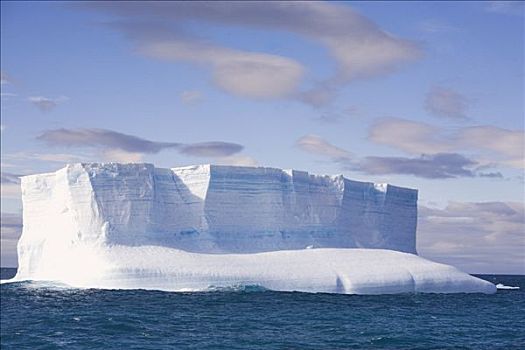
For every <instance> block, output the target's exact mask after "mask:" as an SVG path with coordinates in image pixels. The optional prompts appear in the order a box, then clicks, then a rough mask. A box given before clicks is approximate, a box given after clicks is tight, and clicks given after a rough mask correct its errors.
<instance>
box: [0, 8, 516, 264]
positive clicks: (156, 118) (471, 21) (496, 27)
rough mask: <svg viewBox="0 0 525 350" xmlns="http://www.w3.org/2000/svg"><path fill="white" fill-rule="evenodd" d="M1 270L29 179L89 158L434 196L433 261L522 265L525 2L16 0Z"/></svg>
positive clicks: (428, 240)
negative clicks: (267, 173)
mask: <svg viewBox="0 0 525 350" xmlns="http://www.w3.org/2000/svg"><path fill="white" fill-rule="evenodd" d="M1 6H2V13H1V16H2V17H1V20H2V21H1V69H2V85H1V90H2V97H1V102H2V104H1V117H2V121H1V124H2V134H1V138H2V150H1V152H2V153H1V156H2V243H3V244H2V266H5V265H13V262H14V261H15V256H14V253H13V247H14V246H15V245H16V239H17V237H18V235H19V232H20V218H19V217H20V212H21V201H20V193H19V190H18V189H17V188H18V184H17V178H16V176H17V175H24V174H29V173H35V172H43V171H53V170H56V169H58V168H60V167H62V166H63V164H64V163H67V162H75V161H121V162H129V161H141V162H152V163H154V164H156V165H157V166H164V167H172V166H178V165H187V164H194V163H221V164H237V165H259V166H272V167H280V168H295V169H301V170H307V171H310V172H312V173H328V174H338V173H343V174H344V175H345V176H347V177H349V178H352V179H357V180H365V181H373V182H390V183H393V184H396V185H401V186H407V187H413V188H418V189H419V190H420V218H419V230H418V249H419V252H420V254H421V255H423V256H425V257H429V258H431V259H434V260H437V261H443V262H448V263H453V264H455V265H457V266H458V267H460V268H462V269H464V270H467V271H469V272H499V273H525V242H524V241H525V233H524V229H525V223H524V216H525V214H524V204H523V202H524V176H523V168H524V155H523V152H524V134H523V129H524V125H523V124H524V102H523V100H524V99H523V96H524V72H523V70H524V54H523V53H524V13H523V12H524V8H523V3H520V2H457V3H452V2H307V3H300V2H288V3H280V2H266V3H263V2H261V3H257V2H244V3H241V2H234V3H227V2H211V3H207V2H192V3H175V2H165V3H145V2H132V3H125V2H115V3H112V2H93V3H68V2H2V3H1Z"/></svg>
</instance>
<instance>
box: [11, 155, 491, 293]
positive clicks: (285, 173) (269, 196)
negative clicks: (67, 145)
mask: <svg viewBox="0 0 525 350" xmlns="http://www.w3.org/2000/svg"><path fill="white" fill-rule="evenodd" d="M21 186H22V202H23V223H24V225H23V232H22V236H21V238H20V241H19V243H18V259H19V264H18V265H19V267H18V271H17V275H16V276H15V279H14V280H18V281H20V280H40V281H56V282H59V283H65V284H68V285H71V286H74V287H89V288H141V289H160V290H168V291H188V290H192V291H193V290H195V291H197V290H199V291H200V290H207V289H209V288H217V287H219V288H222V287H226V288H227V287H231V286H237V285H256V286H260V287H262V288H267V289H272V290H279V291H304V292H327V293H347V294H384V293H405V292H435V293H456V292H482V293H494V292H495V291H496V287H495V286H494V285H493V284H492V283H489V282H487V281H483V280H481V279H478V278H475V277H472V276H470V275H468V274H466V273H463V272H461V271H459V270H457V269H456V268H454V267H451V266H447V265H443V264H438V263H434V262H431V261H429V260H426V259H424V258H421V257H420V256H418V255H417V251H416V225H417V190H413V189H407V188H401V187H396V186H392V185H389V184H374V183H370V182H359V181H352V180H349V179H346V178H344V177H343V176H341V175H339V176H319V175H312V174H309V173H307V172H303V171H296V170H281V169H275V168H264V167H237V166H218V165H197V166H188V167H178V168H171V169H165V168H156V167H154V166H153V165H152V164H118V163H75V164H69V165H67V166H66V167H64V168H63V169H60V170H58V171H56V172H53V173H46V174H37V175H29V176H24V177H22V181H21Z"/></svg>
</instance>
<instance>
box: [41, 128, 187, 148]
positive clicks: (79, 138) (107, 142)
mask: <svg viewBox="0 0 525 350" xmlns="http://www.w3.org/2000/svg"><path fill="white" fill-rule="evenodd" d="M37 139H38V140H41V141H44V142H46V143H47V144H49V145H53V146H67V147H102V148H107V149H120V150H122V151H126V152H139V153H158V152H160V151H161V150H163V149H166V148H178V147H180V146H181V144H180V143H175V142H155V141H149V140H146V139H142V138H140V137H137V136H133V135H127V134H123V133H120V132H117V131H112V130H106V129H55V130H48V131H45V132H44V133H42V134H41V135H40V136H38V137H37Z"/></svg>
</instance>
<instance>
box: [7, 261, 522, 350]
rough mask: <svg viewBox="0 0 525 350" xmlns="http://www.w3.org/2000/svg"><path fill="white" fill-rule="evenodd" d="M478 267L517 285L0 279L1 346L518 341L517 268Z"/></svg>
mask: <svg viewBox="0 0 525 350" xmlns="http://www.w3.org/2000/svg"><path fill="white" fill-rule="evenodd" d="M10 273H11V274H12V273H13V271H8V270H3V271H2V278H6V277H7V276H8V274H10ZM481 277H483V278H485V279H487V280H490V281H491V282H493V283H502V284H504V285H507V286H519V287H521V289H519V290H499V291H498V293H496V294H495V295H483V294H448V295H446V294H403V295H381V296H358V295H335V294H307V293H283V292H272V291H263V290H260V289H258V288H241V289H240V290H236V291H232V290H229V291H213V292H201V293H167V292H158V291H144V290H127V291H126V290H97V289H70V288H57V287H56V286H51V285H47V286H46V285H45V284H41V283H40V284H39V283H30V282H22V283H10V284H2V285H1V324H0V325H1V348H2V349H24V348H26V349H38V348H42V349H43V348H45V349H55V348H56V349H108V348H120V349H165V348H169V349H171V348H177V349H184V348H195V349H206V348H207V349H221V348H222V349H246V348H257V349H289V348H295V349H299V348H300V349H319V348H323V349H327V348H329V349H343V348H365V349H369V348H370V349H373V348H384V349H520V348H523V347H524V346H525V321H524V317H523V314H524V311H525V276H502V275H499V276H488V275H485V276H481Z"/></svg>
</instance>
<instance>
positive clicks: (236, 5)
mask: <svg viewBox="0 0 525 350" xmlns="http://www.w3.org/2000/svg"><path fill="white" fill-rule="evenodd" d="M84 6H85V7H88V8H90V9H96V10H99V11H107V12H110V13H112V14H116V15H118V16H119V17H120V19H121V20H122V21H124V22H119V23H114V24H113V26H114V27H115V28H118V29H119V30H121V31H123V32H124V33H126V34H127V35H128V37H130V38H131V39H133V40H134V41H135V43H136V44H137V47H138V49H139V51H140V52H142V53H143V54H145V55H148V56H150V57H154V58H159V59H165V60H172V61H189V62H193V63H196V64H201V65H204V66H207V67H208V68H210V69H211V70H212V74H213V76H214V81H215V83H216V84H217V85H218V86H219V87H221V88H222V89H223V90H225V91H228V92H230V93H232V94H236V95H241V96H246V97H252V98H277V97H288V96H292V95H293V96H295V97H296V98H298V99H300V100H302V101H303V102H305V103H311V104H313V105H320V104H324V103H327V102H328V101H330V100H331V99H332V98H333V97H332V95H333V94H334V91H333V90H334V89H336V88H337V87H338V86H341V85H342V84H345V83H348V82H350V81H352V80H354V79H361V78H368V77H372V76H377V75H381V74H386V73H390V72H392V71H394V70H396V69H398V68H399V67H400V66H402V65H403V64H405V63H407V62H410V61H413V60H415V59H418V58H419V57H421V55H422V50H421V49H420V48H419V47H418V45H416V44H415V43H413V42H411V41H408V40H404V39H401V38H398V37H395V36H394V35H392V34H390V33H387V32H385V31H383V30H381V29H380V28H379V27H378V26H377V25H376V24H375V23H373V22H372V21H370V20H368V19H367V18H365V17H364V16H362V15H360V14H359V13H357V12H356V11H354V10H353V9H352V8H350V7H349V6H346V5H341V4H335V3H328V2H278V1H269V2H241V1H238V2H236V1H232V2H220V3H219V2H200V1H188V2H148V3H141V2H124V3H115V2H98V3H89V4H87V5H84ZM193 21H204V22H208V23H215V24H219V25H230V26H237V27H239V26H241V27H242V26H244V27H251V28H255V29H263V30H270V31H285V32H291V33H294V34H297V35H300V36H303V37H304V38H306V39H309V40H312V41H314V42H316V43H318V44H320V45H322V46H324V47H325V48H326V49H327V50H328V52H329V53H330V55H331V56H332V57H333V58H334V59H335V61H336V62H337V72H336V74H335V75H334V76H332V77H328V78H325V80H324V81H323V82H322V83H321V85H320V86H321V87H320V88H318V87H314V88H313V89H312V91H311V92H303V93H301V92H299V91H298V88H299V83H300V81H301V78H302V77H303V75H304V73H305V71H306V70H305V68H304V67H303V66H302V64H300V63H299V62H297V61H296V60H293V59H291V58H288V57H284V56H282V55H277V54H268V53H262V52H260V53H257V52H251V51H243V50H240V49H233V48H227V47H224V46H221V45H218V44H214V43H212V42H209V41H206V40H204V39H201V38H198V37H197V36H196V35H193V34H192V33H191V28H189V27H187V26H186V24H187V23H189V22H193ZM174 24H176V26H177V27H175V25H174ZM327 84H329V85H331V86H332V87H333V88H331V89H326V85H327ZM323 90H325V91H323Z"/></svg>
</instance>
